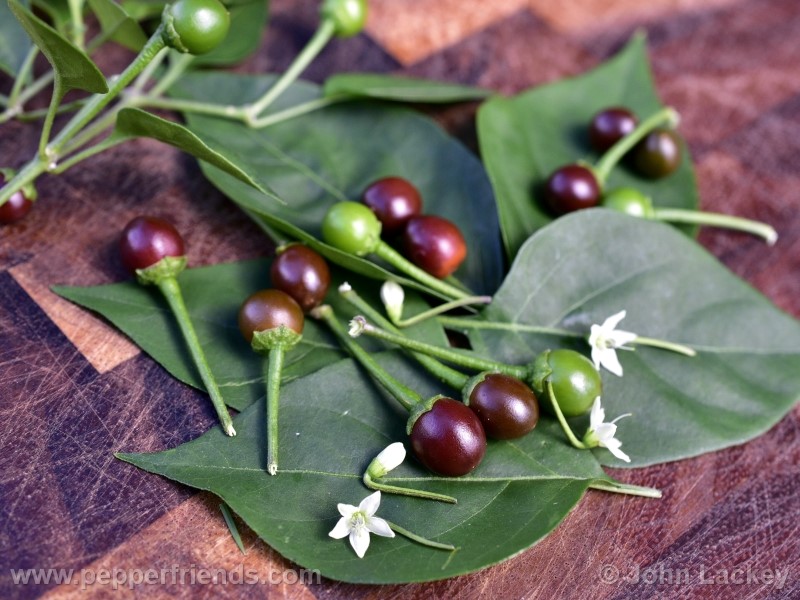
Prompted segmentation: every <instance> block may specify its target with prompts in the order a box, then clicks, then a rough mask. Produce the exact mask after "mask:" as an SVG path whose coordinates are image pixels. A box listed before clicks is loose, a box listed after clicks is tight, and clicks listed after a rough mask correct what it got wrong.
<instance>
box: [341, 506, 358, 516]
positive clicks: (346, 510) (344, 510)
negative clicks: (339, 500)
mask: <svg viewBox="0 0 800 600" xmlns="http://www.w3.org/2000/svg"><path fill="white" fill-rule="evenodd" d="M336 508H337V509H338V510H339V514H340V515H342V516H343V517H344V518H345V519H349V518H351V517H352V516H353V513H354V512H356V511H357V510H358V507H356V506H353V505H352V504H337V505H336Z"/></svg>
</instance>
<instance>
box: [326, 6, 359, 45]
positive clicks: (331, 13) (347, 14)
mask: <svg viewBox="0 0 800 600" xmlns="http://www.w3.org/2000/svg"><path fill="white" fill-rule="evenodd" d="M320 17H321V18H322V20H323V21H330V22H331V23H333V25H334V35H336V36H338V37H352V36H354V35H357V34H359V33H361V31H362V30H363V29H364V24H365V23H366V22H367V2H366V0H325V1H324V2H323V3H322V7H321V8H320Z"/></svg>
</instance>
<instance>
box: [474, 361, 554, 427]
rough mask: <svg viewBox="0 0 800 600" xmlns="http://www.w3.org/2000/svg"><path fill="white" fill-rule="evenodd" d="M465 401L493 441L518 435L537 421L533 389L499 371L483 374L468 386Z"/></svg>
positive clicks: (536, 404)
mask: <svg viewBox="0 0 800 600" xmlns="http://www.w3.org/2000/svg"><path fill="white" fill-rule="evenodd" d="M468 404H469V407H470V408H471V409H472V410H473V411H474V412H475V414H476V415H477V416H478V418H479V419H480V421H481V424H482V425H483V429H484V431H486V436H487V437H490V438H493V439H495V440H512V439H515V438H518V437H522V436H523V435H525V434H526V433H529V432H530V431H532V430H533V428H534V427H536V423H537V422H538V421H539V401H538V400H537V398H536V394H534V393H533V390H531V388H530V387H528V386H527V385H526V384H525V383H524V382H522V381H520V380H519V379H517V378H516V377H511V376H510V375H503V374H502V373H489V374H486V375H484V376H483V378H482V379H481V381H479V382H478V383H476V384H475V386H474V387H473V388H472V392H471V393H470V395H469V400H468Z"/></svg>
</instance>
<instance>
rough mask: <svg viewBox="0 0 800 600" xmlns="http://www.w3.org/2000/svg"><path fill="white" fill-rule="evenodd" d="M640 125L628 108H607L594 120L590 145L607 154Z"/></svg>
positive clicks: (590, 126) (590, 130)
mask: <svg viewBox="0 0 800 600" xmlns="http://www.w3.org/2000/svg"><path fill="white" fill-rule="evenodd" d="M638 124H639V121H638V119H637V118H636V116H635V115H634V114H633V113H632V112H631V111H629V110H628V109H627V108H622V107H618V106H615V107H612V108H606V109H605V110H601V111H600V112H598V113H597V114H596V115H595V116H594V117H593V118H592V122H591V124H590V125H589V143H590V144H591V146H592V148H594V149H595V150H596V151H597V152H605V151H606V150H608V149H609V148H611V146H613V145H614V144H616V143H617V142H618V141H619V140H621V139H622V138H623V137H625V136H626V135H628V134H629V133H631V132H632V131H633V130H634V129H636V125H638Z"/></svg>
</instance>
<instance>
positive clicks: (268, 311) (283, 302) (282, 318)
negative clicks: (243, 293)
mask: <svg viewBox="0 0 800 600" xmlns="http://www.w3.org/2000/svg"><path fill="white" fill-rule="evenodd" d="M238 320H239V331H241V332H242V335H243V336H244V339H246V340H247V341H248V342H252V340H253V334H254V333H255V332H257V331H269V330H271V329H277V328H279V327H280V326H281V325H283V326H285V327H288V328H289V329H291V330H292V331H294V332H295V333H298V334H302V333H303V326H304V325H305V317H304V316H303V309H301V308H300V305H299V304H298V303H297V302H295V301H294V299H293V298H292V297H291V296H289V295H288V294H286V293H284V292H282V291H280V290H260V291H258V292H255V293H254V294H251V295H250V296H248V297H247V299H246V300H245V301H244V302H243V303H242V306H241V307H240V308H239V319H238Z"/></svg>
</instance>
